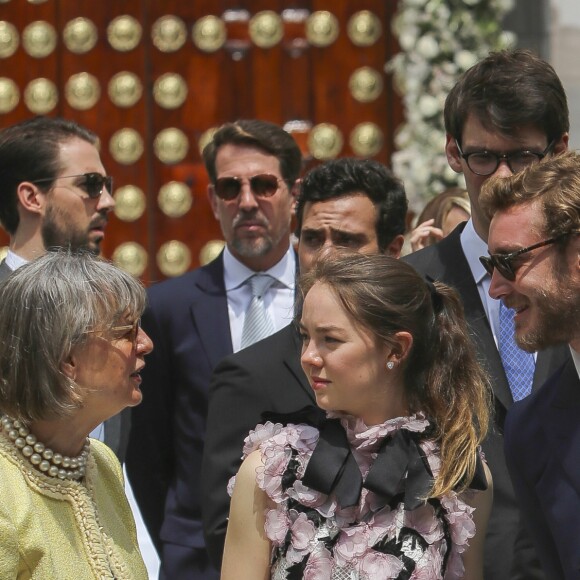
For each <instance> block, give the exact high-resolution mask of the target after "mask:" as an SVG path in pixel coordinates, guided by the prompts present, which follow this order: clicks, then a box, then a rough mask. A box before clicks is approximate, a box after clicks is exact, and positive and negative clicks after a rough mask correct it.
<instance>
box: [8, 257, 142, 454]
mask: <svg viewBox="0 0 580 580" xmlns="http://www.w3.org/2000/svg"><path fill="white" fill-rule="evenodd" d="M11 273H12V270H11V269H10V267H9V266H8V265H7V264H6V261H5V260H2V262H0V282H1V281H2V280H5V279H6V278H8V276H10V274H11ZM130 427H131V410H130V409H125V410H123V411H121V412H120V413H119V414H118V415H115V416H114V417H111V418H110V419H107V421H105V443H106V444H107V445H108V446H109V447H110V448H111V449H112V450H113V451H114V452H115V455H116V456H117V457H118V458H119V461H120V462H121V463H123V462H124V461H125V455H126V453H127V444H128V442H129V429H130Z"/></svg>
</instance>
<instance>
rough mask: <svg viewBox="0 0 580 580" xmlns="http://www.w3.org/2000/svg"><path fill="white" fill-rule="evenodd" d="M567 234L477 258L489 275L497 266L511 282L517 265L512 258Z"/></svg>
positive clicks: (514, 277) (546, 244)
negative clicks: (504, 252)
mask: <svg viewBox="0 0 580 580" xmlns="http://www.w3.org/2000/svg"><path fill="white" fill-rule="evenodd" d="M568 235H570V232H566V233H564V234H560V235H559V236H556V237H554V238H550V239H549V240H544V241H542V242H538V243H537V244H533V245H531V246H528V247H527V248H522V249H521V250H517V251H515V252H511V253H509V254H490V255H489V256H481V257H480V258H479V261H480V262H481V264H482V265H483V267H484V268H485V271H486V272H487V273H488V274H489V275H490V276H493V271H494V269H495V268H497V271H498V272H499V273H500V274H501V275H502V276H503V277H504V278H505V279H506V280H509V281H510V282H513V281H514V280H515V279H516V270H517V266H515V265H514V260H516V259H517V258H519V257H520V256H521V255H522V254H527V253H528V252H531V251H532V250H535V249H537V248H542V247H544V246H548V245H550V244H553V243H554V242H557V241H558V240H559V239H561V238H563V237H564V236H568Z"/></svg>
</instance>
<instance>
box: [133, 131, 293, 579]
mask: <svg viewBox="0 0 580 580" xmlns="http://www.w3.org/2000/svg"><path fill="white" fill-rule="evenodd" d="M203 158H204V162H205V166H206V169H207V172H208V175H209V181H210V183H209V187H208V196H209V202H210V204H211V207H212V209H213V213H214V215H215V217H216V219H217V220H218V221H219V223H220V226H221V229H222V232H223V236H224V239H225V242H226V245H225V249H224V251H223V252H222V253H221V254H220V255H219V256H218V257H217V258H216V259H215V260H214V261H213V262H211V263H210V264H207V265H205V266H203V267H201V268H198V269H196V270H194V271H192V272H188V273H187V274H185V275H183V276H180V277H178V278H174V279H171V280H167V281H165V282H162V283H160V284H155V285H153V286H152V287H151V288H150V289H149V292H148V298H149V307H148V309H147V310H146V312H145V314H144V316H143V327H144V329H145V330H146V332H147V333H151V338H152V339H153V341H154V342H155V343H156V349H155V351H154V353H155V354H154V355H153V354H152V358H150V359H149V360H148V363H147V367H146V370H145V371H144V372H143V375H142V377H143V384H142V389H143V405H142V406H140V408H139V409H138V410H137V408H135V410H134V412H133V415H132V417H133V422H132V433H131V438H130V443H129V451H128V456H127V470H128V473H129V477H130V478H131V483H132V486H133V490H134V493H135V497H136V499H137V501H138V503H139V506H140V508H141V513H142V514H143V518H144V520H145V523H146V524H147V527H148V529H149V532H150V534H151V537H152V539H153V541H154V543H155V544H156V547H157V549H158V551H159V555H160V559H161V572H160V576H161V578H168V579H171V580H173V579H178V578H188V579H191V580H195V579H203V580H209V579H211V578H217V577H218V572H217V570H215V569H214V568H212V567H211V565H210V564H209V561H208V557H207V552H206V550H205V543H204V539H203V532H202V526H201V498H200V484H201V482H200V471H201V457H202V451H203V447H204V441H205V423H206V410H207V397H208V389H209V381H210V376H211V372H212V370H213V368H214V367H215V365H216V364H217V363H218V362H219V361H220V360H221V359H222V358H223V357H224V356H226V355H228V354H231V353H232V352H235V351H238V350H240V349H241V348H243V347H245V346H247V345H248V344H251V342H252V341H254V340H256V339H257V337H259V336H267V335H268V334H271V333H272V332H275V331H276V330H278V329H280V328H282V327H283V326H286V325H287V324H288V323H289V322H290V320H291V318H292V312H293V304H294V283H295V276H296V257H295V252H294V249H293V248H292V246H291V244H290V233H291V232H290V222H291V216H292V209H293V206H294V202H295V194H296V190H297V184H298V177H299V174H300V170H301V166H302V155H301V152H300V149H299V147H298V145H297V144H296V142H295V141H294V139H293V138H292V137H291V136H290V135H289V134H288V133H287V132H286V131H285V130H283V129H282V128H281V127H279V126H277V125H274V124H273V123H268V122H265V121H259V120H241V121H236V122H234V123H227V124H225V125H223V126H222V127H220V128H219V129H218V130H217V132H216V133H215V134H214V136H213V138H212V140H211V141H210V143H209V144H208V145H207V146H206V148H205V149H204V151H203ZM262 282H264V283H265V285H264V286H262V287H261V288H260V286H261V284H262ZM250 313H251V314H250Z"/></svg>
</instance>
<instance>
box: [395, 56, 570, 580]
mask: <svg viewBox="0 0 580 580" xmlns="http://www.w3.org/2000/svg"><path fill="white" fill-rule="evenodd" d="M444 117H445V129H446V132H447V137H446V145H445V151H446V154H447V159H448V162H449V165H450V166H451V168H452V169H454V170H455V171H457V172H459V173H463V175H464V177H465V182H466V187H467V191H468V193H469V198H470V201H471V212H472V213H471V219H470V220H469V221H468V222H467V223H465V224H462V225H460V226H459V227H458V228H457V229H456V230H455V231H454V232H452V233H451V234H450V235H449V236H448V237H447V238H445V239H443V240H442V241H441V242H439V243H438V244H435V245H433V246H429V247H427V248H425V249H423V250H421V251H419V252H416V253H414V254H411V255H409V256H408V257H406V258H405V259H406V260H407V261H408V262H409V263H410V264H412V265H413V266H414V267H415V268H416V269H417V270H418V271H419V272H421V273H422V274H423V275H424V276H425V277H426V278H428V279H432V280H440V281H442V282H445V283H447V284H449V285H451V286H454V287H455V288H456V290H458V291H459V293H460V294H461V296H462V299H463V305H464V308H465V314H466V317H467V320H468V323H469V324H470V327H471V331H472V334H473V337H474V341H475V344H476V347H477V349H478V352H479V358H480V360H481V361H482V363H483V364H484V366H485V368H486V369H487V371H488V372H489V374H490V376H491V382H492V385H493V391H494V401H493V402H494V407H495V426H494V427H495V428H493V429H492V430H491V432H490V434H489V435H488V437H487V439H486V441H485V442H484V445H483V449H484V452H485V455H486V459H487V461H488V463H489V467H490V470H491V472H492V476H493V482H494V504H493V510H492V513H491V518H490V522H489V525H488V531H487V536H486V548H485V550H486V552H485V562H484V565H485V569H484V576H485V578H486V580H511V579H516V578H526V579H534V578H543V577H544V576H543V573H542V571H541V569H540V566H539V564H538V562H537V558H536V555H535V551H534V549H533V546H532V545H531V542H530V540H529V538H528V537H527V536H526V535H525V534H524V535H521V533H520V531H521V530H522V526H521V524H520V511H519V509H518V505H517V502H516V498H515V495H514V490H513V487H512V484H511V481H510V477H509V473H508V470H507V467H506V463H505V456H504V452H503V427H504V421H505V416H506V413H507V410H508V409H509V408H510V407H511V406H512V404H513V402H514V400H518V399H520V398H523V397H525V396H527V395H528V394H529V393H530V391H533V390H535V389H537V388H538V387H539V386H540V385H541V384H542V383H543V382H544V381H545V380H546V378H547V377H548V376H549V375H550V373H551V372H552V370H554V369H555V368H557V366H558V365H559V364H561V362H562V361H563V360H564V359H565V358H566V356H569V354H567V353H566V350H565V349H562V348H557V347H556V348H549V349H546V350H544V351H542V352H539V353H538V354H537V356H533V355H528V354H527V353H524V352H523V351H519V349H517V347H516V346H515V344H514V341H513V322H514V318H513V316H514V313H513V310H510V309H508V308H504V307H501V305H500V303H499V301H497V300H494V299H492V298H490V297H489V295H488V289H489V286H490V282H491V279H490V276H489V275H488V273H487V272H486V269H485V268H484V266H483V265H482V264H481V262H480V261H479V257H480V256H481V255H483V254H485V253H486V251H487V244H486V241H487V236H488V229H489V220H488V218H487V216H486V215H485V214H484V213H483V211H482V208H481V206H480V203H479V196H480V192H481V188H482V186H483V184H484V183H485V182H486V181H487V180H488V179H489V178H490V177H492V176H495V177H500V178H503V177H510V176H511V175H512V174H514V173H517V172H519V171H521V170H523V169H525V167H528V166H530V165H535V164H537V163H539V162H541V161H542V160H543V159H544V157H550V156H552V155H555V154H558V153H561V152H563V151H565V150H566V149H567V147H568V130H569V119H568V106H567V102H566V94H565V92H564V89H563V87H562V84H561V82H560V80H559V79H558V76H557V75H556V73H555V72H554V69H553V68H552V67H551V66H550V65H549V64H548V63H547V62H545V61H543V60H541V59H540V58H538V57H537V56H535V55H534V54H532V53H531V52H529V51H525V50H514V51H504V52H498V53H492V54H490V55H489V56H488V57H487V58H485V59H484V60H482V61H481V62H479V63H477V64H476V65H474V66H473V67H472V68H471V69H469V70H468V71H467V72H466V73H464V74H463V76H462V77H461V78H460V79H459V81H458V82H457V84H456V85H455V86H454V87H453V89H452V90H451V92H450V93H449V95H448V97H447V100H446V102H445V110H444Z"/></svg>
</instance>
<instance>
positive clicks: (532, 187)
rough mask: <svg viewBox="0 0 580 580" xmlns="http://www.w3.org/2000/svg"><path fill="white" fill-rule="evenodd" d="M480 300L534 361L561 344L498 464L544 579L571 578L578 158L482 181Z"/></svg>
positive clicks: (576, 533)
mask: <svg viewBox="0 0 580 580" xmlns="http://www.w3.org/2000/svg"><path fill="white" fill-rule="evenodd" d="M481 205H482V208H483V210H484V211H485V212H486V215H487V217H489V218H490V219H491V225H490V229H489V240H488V245H489V256H483V257H482V258H481V260H482V263H483V264H484V266H485V268H486V270H487V271H488V273H489V274H490V276H491V284H490V288H489V293H490V295H491V296H492V297H493V298H495V299H499V300H502V302H504V303H505V304H506V305H509V306H510V307H511V308H513V309H515V311H516V317H515V335H516V341H517V343H518V344H519V345H520V346H521V348H523V349H524V350H526V351H529V352H534V351H538V350H541V349H544V348H546V347H548V346H551V345H556V344H568V346H569V348H570V352H571V354H572V358H571V359H570V360H568V361H566V362H565V363H564V364H563V365H562V366H561V367H560V368H559V369H558V370H557V371H556V372H555V373H554V375H553V376H552V377H550V378H549V379H548V381H547V382H546V383H545V384H544V386H543V387H542V388H541V389H539V390H537V391H536V392H534V393H533V394H532V395H530V396H529V397H527V398H526V399H524V400H522V401H519V402H517V403H516V404H514V405H513V407H511V409H510V410H509V413H508V415H507V420H506V425H505V450H506V459H507V463H508V467H509V469H510V473H511V475H512V480H513V483H514V488H515V490H516V494H517V498H518V501H519V503H520V505H521V508H522V513H523V514H524V518H525V522H526V524H528V528H529V531H530V534H531V536H532V539H533V540H534V542H535V545H536V549H537V552H538V555H539V557H540V560H541V562H542V565H543V567H544V570H545V572H546V574H547V576H548V577H549V578H563V579H564V578H566V579H572V578H574V579H576V578H578V577H579V574H580V468H579V458H580V156H579V154H578V153H575V152H570V153H564V154H562V155H560V156H558V157H554V158H551V159H548V160H546V161H545V162H543V163H541V164H539V165H535V166H533V167H529V168H528V169H526V170H525V171H523V172H522V173H520V174H519V175H515V176H514V177H512V178H510V179H505V180H491V181H490V182H489V183H487V184H486V185H485V186H484V188H483V191H482V196H481Z"/></svg>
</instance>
